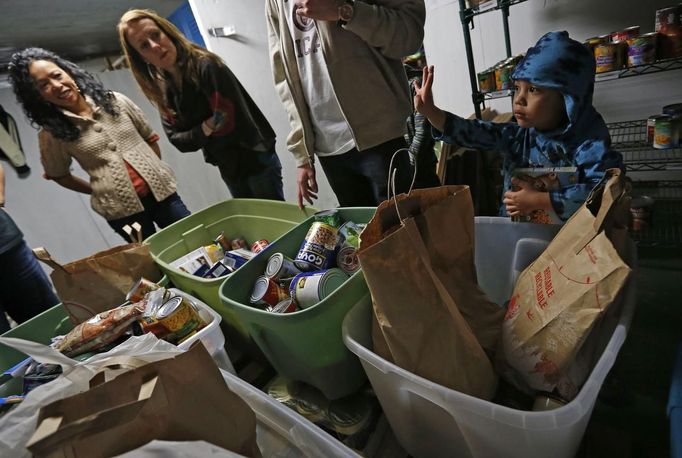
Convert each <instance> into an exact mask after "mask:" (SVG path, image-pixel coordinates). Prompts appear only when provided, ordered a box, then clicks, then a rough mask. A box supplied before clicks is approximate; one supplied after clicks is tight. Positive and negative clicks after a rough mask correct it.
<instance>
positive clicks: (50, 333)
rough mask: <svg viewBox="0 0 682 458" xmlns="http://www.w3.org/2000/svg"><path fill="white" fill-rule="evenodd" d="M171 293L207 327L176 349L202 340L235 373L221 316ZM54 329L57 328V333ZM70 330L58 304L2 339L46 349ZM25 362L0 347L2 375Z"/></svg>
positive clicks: (5, 388)
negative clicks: (192, 308) (191, 307)
mask: <svg viewBox="0 0 682 458" xmlns="http://www.w3.org/2000/svg"><path fill="white" fill-rule="evenodd" d="M170 291H172V292H173V293H175V294H176V295H181V296H183V297H185V298H186V299H189V300H191V301H193V302H194V303H195V304H196V305H197V306H198V307H199V315H200V316H201V317H202V318H203V319H204V321H206V322H207V323H208V324H207V325H206V327H204V328H203V329H201V330H200V331H199V332H197V333H196V334H195V335H193V336H192V337H190V338H189V339H187V340H186V341H184V342H182V343H181V344H180V345H178V348H181V349H183V350H188V349H189V347H191V346H192V344H193V343H194V342H196V341H198V340H201V342H202V343H203V344H204V346H205V347H206V350H207V351H208V352H209V353H210V354H211V356H212V357H213V359H214V360H215V362H216V365H217V366H218V367H220V368H221V369H224V370H226V371H229V372H231V373H235V371H234V368H233V367H232V363H231V362H230V359H229V358H228V356H227V352H226V351H225V337H224V336H223V333H222V331H221V330H220V321H221V317H220V315H219V314H218V313H217V312H215V311H214V310H213V309H211V308H210V307H209V306H208V305H206V304H204V303H203V302H201V301H200V300H198V299H196V298H195V297H192V296H190V295H189V294H187V293H185V292H183V291H180V290H178V289H175V288H171V289H170ZM55 326H57V328H56V329H55ZM71 329H73V325H72V324H71V321H70V320H69V319H68V317H67V314H66V311H65V310H64V308H63V307H62V305H61V304H58V305H55V306H54V307H52V308H51V309H49V310H46V311H45V312H43V313H41V314H40V315H37V316H35V317H33V318H32V319H31V320H29V321H27V322H25V323H22V324H20V325H19V326H17V327H16V328H14V329H11V330H9V331H7V332H6V333H4V334H3V335H2V337H16V338H19V339H25V340H31V341H33V342H39V343H42V344H45V345H48V344H49V343H50V341H51V339H52V337H54V336H56V335H60V334H65V333H67V332H69V331H70V330H71ZM24 359H26V355H24V354H23V353H21V352H19V351H17V350H15V349H13V348H10V347H7V346H5V345H3V344H0V368H3V371H5V370H7V369H10V368H12V367H14V366H15V365H16V364H18V363H20V362H22V361H23V360H24ZM20 392H21V385H20V383H16V381H14V380H13V381H10V382H7V383H6V384H4V385H0V396H8V395H10V394H19V393H20Z"/></svg>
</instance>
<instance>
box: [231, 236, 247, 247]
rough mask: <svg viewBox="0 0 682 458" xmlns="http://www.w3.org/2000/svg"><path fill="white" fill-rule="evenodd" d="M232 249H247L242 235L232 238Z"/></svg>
mask: <svg viewBox="0 0 682 458" xmlns="http://www.w3.org/2000/svg"><path fill="white" fill-rule="evenodd" d="M232 249H233V250H239V249H244V250H248V249H249V244H248V242H247V241H246V239H245V238H244V237H237V238H236V239H232Z"/></svg>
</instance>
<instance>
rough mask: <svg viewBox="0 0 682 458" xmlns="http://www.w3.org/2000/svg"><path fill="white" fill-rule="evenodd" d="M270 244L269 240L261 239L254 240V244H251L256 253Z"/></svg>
mask: <svg viewBox="0 0 682 458" xmlns="http://www.w3.org/2000/svg"><path fill="white" fill-rule="evenodd" d="M268 245H270V242H268V241H267V240H265V239H264V240H259V241H257V242H253V245H251V251H253V252H254V253H260V252H261V251H263V250H264V249H265V247H266V246H268Z"/></svg>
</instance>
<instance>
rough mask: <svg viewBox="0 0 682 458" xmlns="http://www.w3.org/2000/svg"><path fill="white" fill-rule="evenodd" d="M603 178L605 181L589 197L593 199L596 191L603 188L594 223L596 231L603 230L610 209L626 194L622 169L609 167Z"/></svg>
mask: <svg viewBox="0 0 682 458" xmlns="http://www.w3.org/2000/svg"><path fill="white" fill-rule="evenodd" d="M603 180H604V181H602V183H600V185H599V186H597V188H595V189H594V190H593V191H592V193H591V194H590V196H589V197H588V200H592V199H593V195H594V193H596V192H597V191H598V190H599V188H602V193H601V194H602V195H601V202H600V205H599V210H598V211H597V215H596V216H595V219H594V225H593V226H592V227H593V228H594V230H595V231H596V232H599V231H600V230H601V227H602V225H603V224H604V220H605V219H606V217H607V216H608V214H609V211H611V209H612V208H613V206H614V205H615V204H616V202H618V200H619V199H620V198H621V197H622V196H623V194H625V187H624V186H623V184H622V179H621V171H620V169H608V170H607V171H606V173H605V174H604V178H603Z"/></svg>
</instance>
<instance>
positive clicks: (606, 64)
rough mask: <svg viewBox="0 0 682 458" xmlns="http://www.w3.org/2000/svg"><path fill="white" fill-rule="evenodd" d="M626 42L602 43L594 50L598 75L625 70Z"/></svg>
mask: <svg viewBox="0 0 682 458" xmlns="http://www.w3.org/2000/svg"><path fill="white" fill-rule="evenodd" d="M625 46H627V44H626V43H625V42H622V41H618V42H612V43H602V44H600V45H598V46H597V47H596V48H595V49H594V57H595V59H596V61H597V73H604V72H610V71H613V70H620V69H621V68H623V62H624V57H625V53H624V52H623V51H624V49H625V48H624V47H625Z"/></svg>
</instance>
